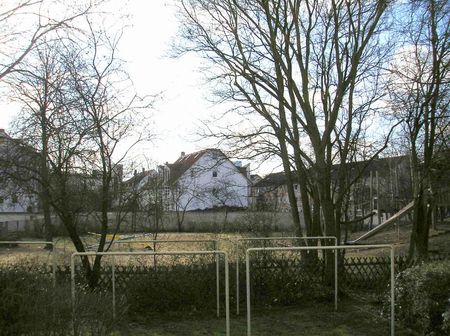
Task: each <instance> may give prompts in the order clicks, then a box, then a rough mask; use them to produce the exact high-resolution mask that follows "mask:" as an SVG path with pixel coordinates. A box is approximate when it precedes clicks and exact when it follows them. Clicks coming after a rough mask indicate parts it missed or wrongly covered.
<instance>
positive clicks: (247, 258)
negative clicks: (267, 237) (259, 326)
mask: <svg viewBox="0 0 450 336" xmlns="http://www.w3.org/2000/svg"><path fill="white" fill-rule="evenodd" d="M374 248H378V249H380V248H382V249H390V261H391V283H390V286H391V321H390V323H391V336H394V335H395V302H394V301H395V295H394V290H395V277H394V273H395V264H394V257H395V255H394V246H393V245H340V246H299V247H266V248H250V249H247V251H246V253H245V274H246V296H247V336H251V297H250V285H251V281H250V255H251V254H252V253H254V252H258V251H260V252H261V251H311V250H334V253H335V256H337V251H338V250H348V249H374ZM334 272H335V274H334V286H335V287H334V293H335V294H334V304H335V309H337V304H338V264H337V257H335V265H334Z"/></svg>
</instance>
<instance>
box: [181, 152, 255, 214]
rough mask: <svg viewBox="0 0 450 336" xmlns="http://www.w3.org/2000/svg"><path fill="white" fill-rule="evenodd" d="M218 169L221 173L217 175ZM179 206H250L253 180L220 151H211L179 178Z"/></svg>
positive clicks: (187, 208) (207, 207)
mask: <svg viewBox="0 0 450 336" xmlns="http://www.w3.org/2000/svg"><path fill="white" fill-rule="evenodd" d="M214 172H215V173H216V174H217V176H213V174H214ZM178 183H179V191H180V193H181V195H180V197H179V204H180V206H179V208H180V209H186V210H187V211H190V210H197V209H201V210H203V209H211V208H213V207H221V206H231V207H242V208H247V207H248V206H249V191H250V181H249V180H248V179H247V178H246V177H245V176H244V175H242V174H241V173H240V172H239V170H238V169H237V168H236V166H234V164H233V163H232V162H231V161H230V160H228V159H227V158H226V157H224V156H222V155H220V154H217V152H207V153H205V154H204V155H203V156H202V157H201V158H199V159H198V161H197V162H196V163H195V164H194V165H192V166H191V167H190V168H189V169H188V170H187V171H186V172H185V173H184V174H183V175H182V176H181V177H180V179H179V181H178Z"/></svg>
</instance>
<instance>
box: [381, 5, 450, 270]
mask: <svg viewBox="0 0 450 336" xmlns="http://www.w3.org/2000/svg"><path fill="white" fill-rule="evenodd" d="M400 10H401V11H400ZM399 12H401V14H402V19H399V26H400V34H399V42H400V43H401V44H400V46H399V48H398V53H397V57H396V58H395V59H394V63H393V64H392V66H391V80H392V84H391V86H390V90H389V95H390V108H391V111H392V112H393V115H394V116H395V117H396V118H398V119H400V120H402V121H403V130H404V135H405V136H406V138H407V139H408V142H409V150H410V155H411V166H412V182H413V193H414V208H413V211H414V214H413V228H412V232H411V240H410V248H409V258H410V260H411V262H416V261H420V260H423V259H426V258H427V256H428V235H429V229H430V224H431V216H432V209H433V206H432V203H433V194H434V187H433V169H434V168H433V166H434V164H435V163H436V161H437V158H438V157H439V156H442V154H443V152H445V151H447V150H448V139H447V140H445V137H446V136H448V132H449V122H450V115H449V112H448V108H449V103H450V98H449V94H448V93H449V90H450V86H449V85H450V77H449V69H450V68H449V62H450V49H449V42H450V4H449V3H448V1H440V0H417V1H416V0H412V1H408V2H406V3H404V4H403V5H402V6H401V7H400V8H399ZM440 153H441V154H440ZM444 156H445V155H444Z"/></svg>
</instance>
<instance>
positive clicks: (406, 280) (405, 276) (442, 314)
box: [395, 260, 450, 335]
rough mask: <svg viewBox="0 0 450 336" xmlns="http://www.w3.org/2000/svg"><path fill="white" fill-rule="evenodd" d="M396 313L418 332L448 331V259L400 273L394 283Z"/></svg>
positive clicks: (449, 307)
mask: <svg viewBox="0 0 450 336" xmlns="http://www.w3.org/2000/svg"><path fill="white" fill-rule="evenodd" d="M395 296H396V297H395V300H396V303H395V304H396V316H397V319H399V320H401V321H402V322H403V323H404V324H405V326H407V327H410V328H412V329H414V330H417V331H419V332H421V334H422V335H449V334H450V260H446V261H436V262H431V263H427V264H421V265H417V266H414V267H411V268H409V269H406V270H405V271H403V272H401V273H400V274H399V275H398V276H397V279H396V284H395Z"/></svg>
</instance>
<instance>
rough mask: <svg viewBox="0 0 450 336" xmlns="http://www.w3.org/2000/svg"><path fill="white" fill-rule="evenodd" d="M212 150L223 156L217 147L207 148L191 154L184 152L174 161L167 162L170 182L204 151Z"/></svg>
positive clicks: (189, 166)
mask: <svg viewBox="0 0 450 336" xmlns="http://www.w3.org/2000/svg"><path fill="white" fill-rule="evenodd" d="M214 151H215V152H218V153H220V154H221V155H223V156H225V155H224V154H223V153H222V151H221V150H219V149H215V148H208V149H203V150H201V151H198V152H194V153H191V154H186V155H184V156H181V157H179V158H178V160H177V161H175V162H174V163H171V164H168V167H169V168H170V183H173V182H175V181H176V180H178V179H179V178H180V177H181V176H182V175H183V174H184V173H185V172H186V170H188V169H189V168H191V167H192V166H193V165H194V164H195V163H196V162H197V161H198V160H199V159H200V158H201V157H202V156H203V155H204V154H205V153H207V152H214Z"/></svg>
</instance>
